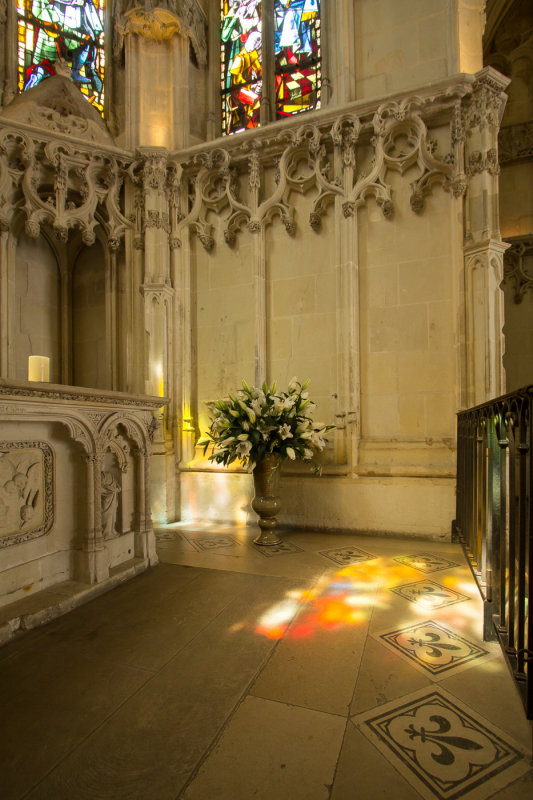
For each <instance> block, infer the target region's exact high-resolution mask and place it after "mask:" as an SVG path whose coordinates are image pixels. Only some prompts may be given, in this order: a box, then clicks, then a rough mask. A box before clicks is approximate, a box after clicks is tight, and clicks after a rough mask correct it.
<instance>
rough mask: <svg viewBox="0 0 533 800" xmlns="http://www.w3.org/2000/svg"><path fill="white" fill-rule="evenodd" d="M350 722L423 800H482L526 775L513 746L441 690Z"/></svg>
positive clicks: (424, 692) (422, 692) (521, 757)
mask: <svg viewBox="0 0 533 800" xmlns="http://www.w3.org/2000/svg"><path fill="white" fill-rule="evenodd" d="M353 722H354V724H355V725H357V726H358V727H359V730H360V731H361V732H362V733H363V734H364V735H365V736H366V737H367V738H368V739H369V740H370V741H371V742H372V743H373V744H374V745H375V746H376V747H377V748H378V749H379V750H380V751H381V753H383V755H384V756H385V758H386V759H387V761H389V762H390V763H391V764H392V765H393V766H394V768H395V769H397V770H398V772H400V773H401V774H402V775H403V776H404V777H405V778H406V780H407V781H408V782H409V783H410V784H411V785H412V786H413V788H414V789H415V790H416V791H417V792H419V793H420V794H421V795H422V797H424V798H427V800H435V799H436V800H456V798H464V800H485V798H488V797H490V796H491V795H494V794H495V792H497V791H498V790H499V789H502V788H503V787H504V786H508V785H509V784H510V783H511V782H513V781H515V780H516V779H517V778H518V777H520V775H522V774H524V773H525V772H527V771H528V769H529V765H528V763H527V760H526V759H525V758H524V754H523V753H522V752H521V750H520V747H519V745H518V744H517V743H516V742H514V741H512V740H511V739H510V738H509V737H508V736H507V735H506V734H505V733H504V732H503V731H501V730H500V729H499V728H496V727H495V726H494V725H492V724H491V723H490V722H489V721H488V720H486V719H484V718H483V717H481V716H480V715H478V714H477V713H476V712H474V711H473V710H472V709H470V708H468V706H466V705H464V704H463V703H461V702H460V701H459V700H457V698H455V697H454V696H453V695H451V694H450V693H449V692H446V691H445V690H444V689H442V688H441V687H439V688H438V689H434V690H431V689H429V690H428V689H427V688H425V689H422V690H419V691H418V692H414V693H413V694H412V695H409V696H408V697H406V698H402V700H401V701H398V700H394V701H393V702H391V703H387V704H386V705H383V706H379V707H378V708H373V709H371V710H370V711H366V712H364V713H363V714H360V715H358V716H357V717H355V718H354V719H353Z"/></svg>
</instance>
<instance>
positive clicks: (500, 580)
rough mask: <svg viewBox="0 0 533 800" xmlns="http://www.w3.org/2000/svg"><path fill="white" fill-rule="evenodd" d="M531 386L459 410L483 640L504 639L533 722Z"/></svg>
mask: <svg viewBox="0 0 533 800" xmlns="http://www.w3.org/2000/svg"><path fill="white" fill-rule="evenodd" d="M532 410H533V386H527V387H525V388H524V389H519V390H518V391H516V392H513V393H512V394H507V395H504V396H503V397H498V398H497V399H496V400H491V401H490V402H488V403H483V405H479V406H476V407H475V408H470V409H468V410H467V411H462V412H460V413H459V415H458V421H457V514H456V519H455V521H454V523H453V538H454V540H455V541H460V542H461V543H462V545H463V548H464V550H465V553H466V555H467V557H468V559H469V562H470V566H471V568H472V572H473V574H474V577H475V578H476V581H477V584H478V587H479V589H480V592H481V594H482V597H483V600H484V626H483V636H484V638H485V639H486V640H491V639H499V640H500V644H501V646H502V648H503V651H504V653H505V655H506V657H507V659H508V663H509V666H510V668H511V670H512V672H513V675H514V677H515V679H516V681H517V683H518V686H519V688H520V692H521V695H522V699H523V702H524V706H525V709H526V714H527V718H528V719H533V619H532V617H531V613H530V612H531V604H532V600H533V589H532V582H531V575H532V569H533V503H532V489H533V474H532V470H531V453H532V449H533V433H532Z"/></svg>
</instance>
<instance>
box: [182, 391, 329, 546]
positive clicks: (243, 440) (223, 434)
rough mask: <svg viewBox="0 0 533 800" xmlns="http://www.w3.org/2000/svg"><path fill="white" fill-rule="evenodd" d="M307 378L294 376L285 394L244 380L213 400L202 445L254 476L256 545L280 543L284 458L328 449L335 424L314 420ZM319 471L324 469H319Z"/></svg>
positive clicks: (304, 457) (225, 462)
mask: <svg viewBox="0 0 533 800" xmlns="http://www.w3.org/2000/svg"><path fill="white" fill-rule="evenodd" d="M308 385H309V381H306V382H305V383H303V384H302V383H300V382H299V381H298V380H297V379H296V378H293V379H292V380H291V381H290V383H289V387H288V390H287V391H286V392H278V393H276V384H275V383H273V384H272V386H268V385H267V384H266V383H264V384H263V385H262V386H261V388H259V387H256V386H248V384H247V383H246V381H243V382H242V389H239V390H238V391H237V393H236V394H230V395H229V397H228V398H226V399H224V400H217V401H216V402H215V403H210V404H209V411H210V416H211V424H210V427H209V430H208V431H207V433H206V434H205V436H203V437H202V438H201V439H200V440H199V442H198V444H199V445H200V446H201V447H203V451H204V455H205V454H206V452H207V450H208V448H209V447H212V449H213V452H212V453H211V455H210V456H209V460H210V461H215V462H216V463H217V464H223V465H224V466H225V467H227V466H228V465H229V464H231V463H233V462H234V461H236V460H239V461H240V462H241V464H242V465H243V466H244V467H247V469H248V472H253V474H254V486H255V497H254V499H253V500H252V508H253V509H254V511H255V512H256V513H257V514H258V515H259V527H260V529H261V533H260V534H259V536H258V537H257V538H256V539H254V541H255V543H256V544H261V545H275V544H279V542H280V541H281V540H280V538H279V536H278V535H277V533H276V532H275V530H274V529H275V526H276V524H277V523H276V514H277V512H278V511H279V508H280V502H279V498H278V497H277V479H278V472H279V466H280V464H281V462H282V461H283V460H284V459H287V458H289V459H291V460H292V461H294V460H295V459H297V458H299V459H302V460H303V461H310V460H311V459H312V458H313V456H314V455H315V453H317V452H320V451H321V450H323V449H324V447H325V445H326V442H327V439H326V438H325V434H326V433H327V432H328V431H330V430H332V429H333V428H334V427H335V426H334V425H324V424H323V423H322V422H314V421H313V418H312V413H313V411H314V408H315V404H314V403H313V402H312V401H311V400H310V399H309V393H308V391H307V387H308ZM315 472H318V473H319V472H320V467H316V469H315Z"/></svg>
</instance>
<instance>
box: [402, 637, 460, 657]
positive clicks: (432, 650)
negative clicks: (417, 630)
mask: <svg viewBox="0 0 533 800" xmlns="http://www.w3.org/2000/svg"><path fill="white" fill-rule="evenodd" d="M424 635H425V637H426V639H427V640H428V641H424V640H423V639H415V638H414V636H412V637H411V638H410V639H409V640H408V641H409V644H412V645H417V646H418V647H425V648H426V653H427V655H428V656H431V657H432V658H441V657H442V655H443V652H442V651H443V650H460V649H461V648H460V647H457V645H455V644H446V642H443V641H441V637H440V636H439V634H438V633H431V631H426V633H425V634H424ZM430 642H438V643H439V646H438V647H435V646H434V644H430Z"/></svg>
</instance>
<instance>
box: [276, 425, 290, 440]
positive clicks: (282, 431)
mask: <svg viewBox="0 0 533 800" xmlns="http://www.w3.org/2000/svg"><path fill="white" fill-rule="evenodd" d="M278 434H279V438H280V439H292V438H293V437H292V433H291V428H290V425H287V423H285V425H282V426H281V427H280V428H278Z"/></svg>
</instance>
